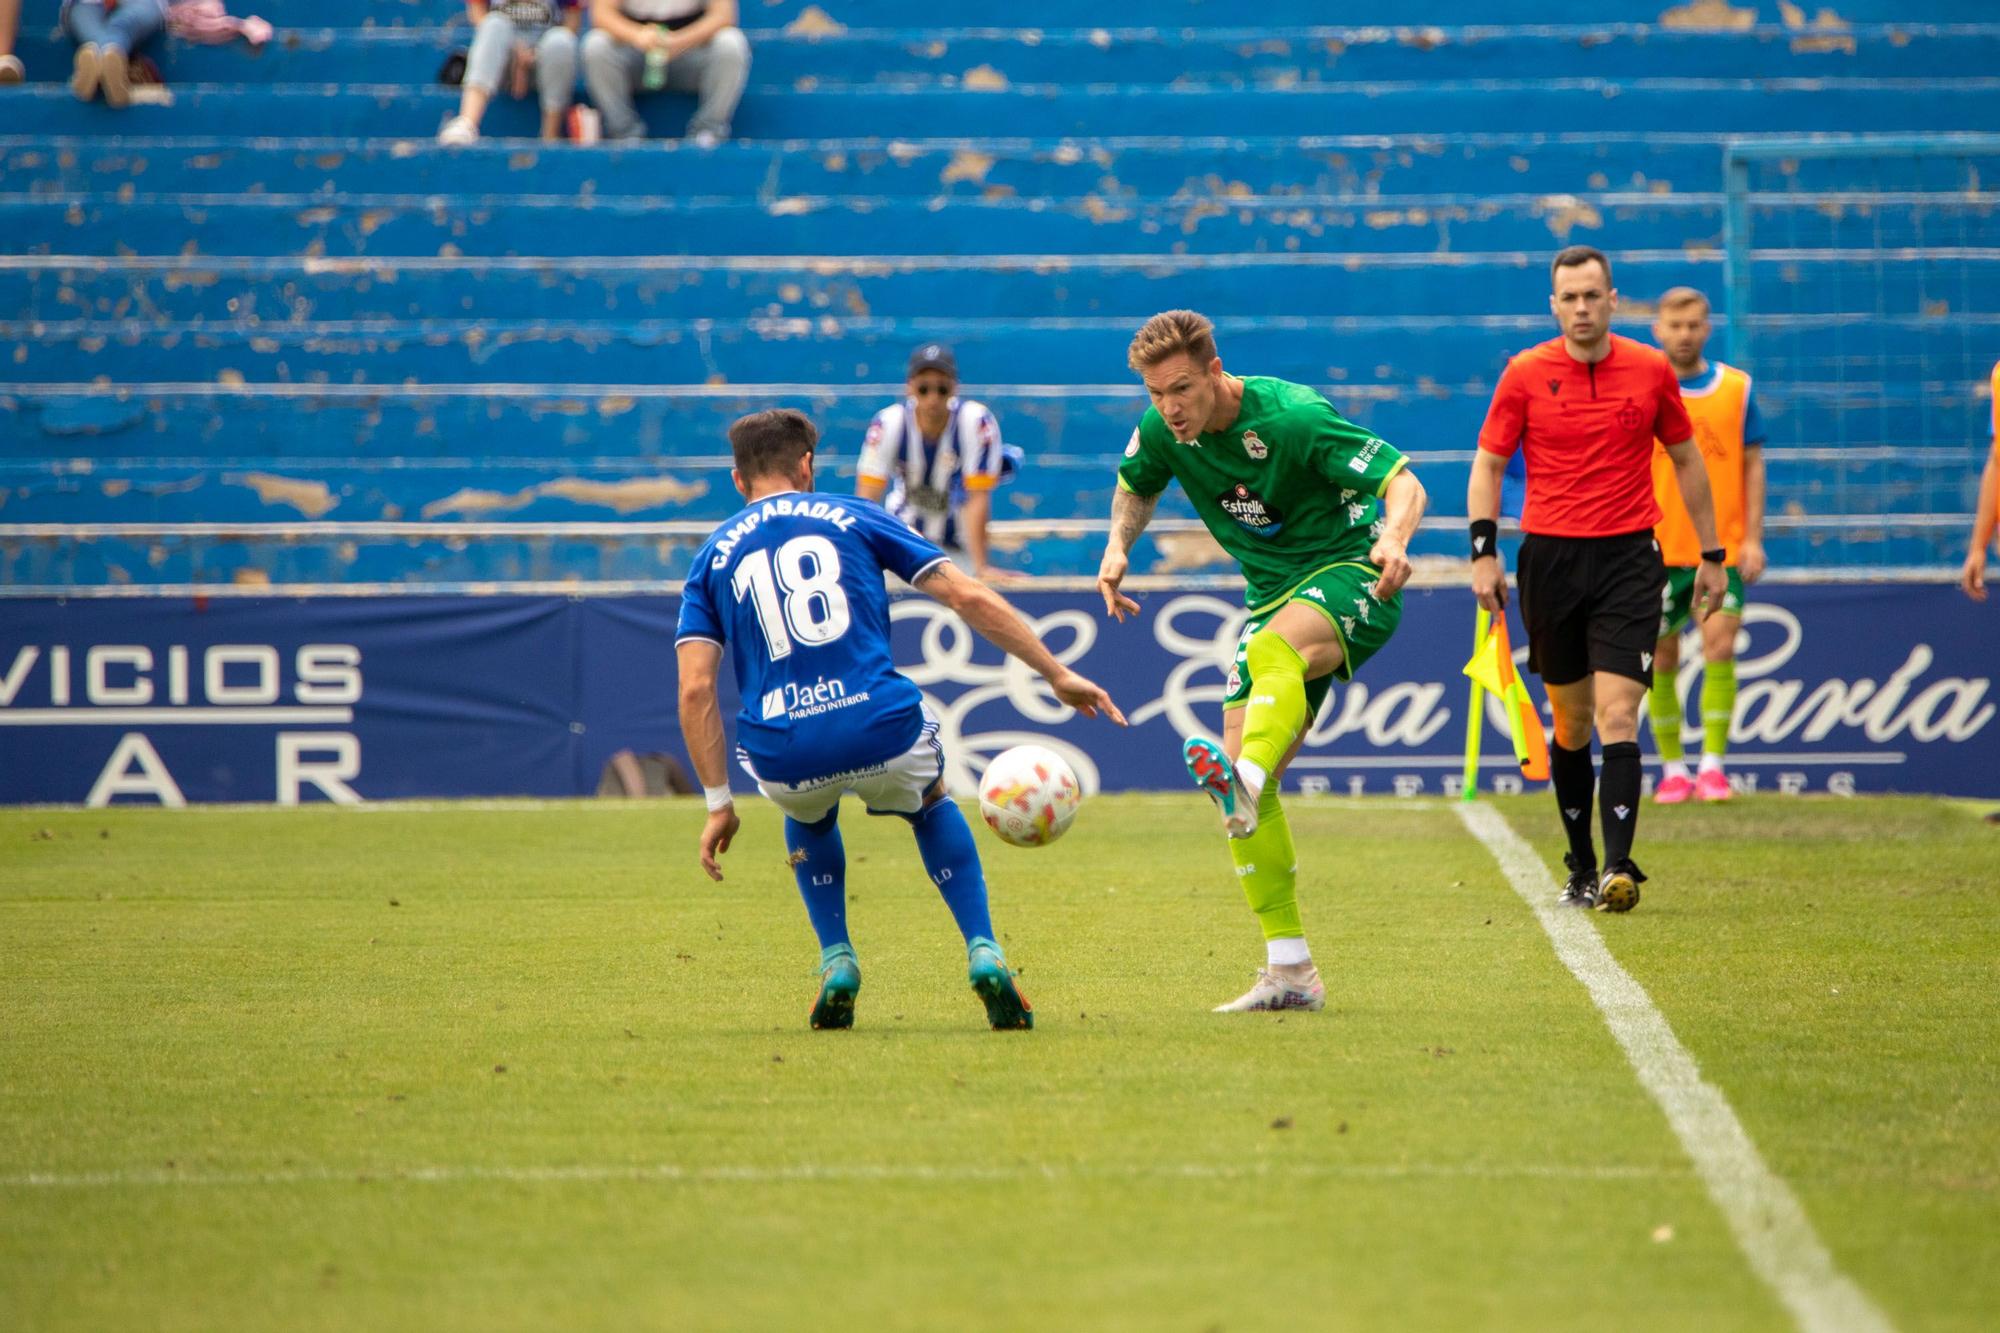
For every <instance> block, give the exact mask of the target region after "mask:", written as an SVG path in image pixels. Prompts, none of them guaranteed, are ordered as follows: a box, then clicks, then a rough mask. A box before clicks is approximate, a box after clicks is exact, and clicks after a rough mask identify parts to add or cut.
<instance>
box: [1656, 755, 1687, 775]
mask: <svg viewBox="0 0 2000 1333" xmlns="http://www.w3.org/2000/svg"><path fill="white" fill-rule="evenodd" d="M1664 768H1665V771H1664V772H1662V773H1661V774H1660V776H1661V777H1663V778H1684V777H1686V776H1687V775H1688V766H1687V764H1686V762H1684V761H1683V760H1679V759H1669V760H1668V761H1667V762H1666V764H1665V765H1664Z"/></svg>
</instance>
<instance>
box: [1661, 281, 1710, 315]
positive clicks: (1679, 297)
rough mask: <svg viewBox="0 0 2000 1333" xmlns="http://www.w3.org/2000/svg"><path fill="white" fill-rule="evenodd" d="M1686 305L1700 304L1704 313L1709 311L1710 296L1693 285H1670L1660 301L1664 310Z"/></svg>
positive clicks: (1676, 308) (1677, 308)
mask: <svg viewBox="0 0 2000 1333" xmlns="http://www.w3.org/2000/svg"><path fill="white" fill-rule="evenodd" d="M1684 305H1698V306H1700V307H1701V313H1702V314H1704V315H1706V314H1707V313H1708V298H1707V297H1706V296H1703V295H1702V294H1701V293H1700V292H1698V291H1696V290H1695V289H1694V288H1692V287H1670V288H1668V289H1667V292H1666V294H1665V295H1664V296H1662V297H1660V301H1659V308H1660V310H1661V311H1663V312H1664V311H1668V310H1679V309H1680V308H1681V307H1682V306H1684Z"/></svg>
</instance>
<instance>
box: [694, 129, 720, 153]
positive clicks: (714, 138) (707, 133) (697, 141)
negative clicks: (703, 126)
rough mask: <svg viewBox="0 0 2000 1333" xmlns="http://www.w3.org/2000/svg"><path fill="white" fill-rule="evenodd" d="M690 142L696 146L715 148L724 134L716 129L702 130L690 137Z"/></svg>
mask: <svg viewBox="0 0 2000 1333" xmlns="http://www.w3.org/2000/svg"><path fill="white" fill-rule="evenodd" d="M688 142H689V143H691V144H693V145H694V146H695V147H696V148H702V149H708V148H713V147H715V146H716V145H717V144H719V143H721V142H722V136H721V135H719V134H717V133H716V132H715V131H714V130H702V131H701V132H700V133H698V134H696V135H694V136H693V137H692V138H690V139H689V140H688Z"/></svg>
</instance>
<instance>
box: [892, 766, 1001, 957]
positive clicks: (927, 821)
mask: <svg viewBox="0 0 2000 1333" xmlns="http://www.w3.org/2000/svg"><path fill="white" fill-rule="evenodd" d="M910 827H911V828H913V829H915V830H916V834H917V851H918V853H919V854H920V855H922V857H923V858H924V869H925V870H927V871H929V872H930V877H931V883H933V884H935V885H937V887H938V892H939V893H941V894H943V895H944V904H945V906H946V907H949V908H950V909H951V918H952V920H954V921H956V922H957V923H958V930H959V933H960V934H961V935H963V936H965V938H966V940H967V941H968V942H969V941H971V940H974V939H977V938H980V937H984V938H986V939H989V940H990V939H992V938H993V918H992V917H991V916H990V915H989V914H988V912H987V909H986V872H985V871H983V870H981V869H980V868H979V848H978V847H977V846H975V845H974V844H973V841H972V830H971V828H969V827H967V825H966V822H965V816H964V815H963V814H961V813H960V812H959V809H958V807H957V806H956V805H954V804H953V803H952V802H950V801H939V802H938V803H937V804H935V805H933V806H931V807H930V808H928V809H926V810H925V811H924V812H923V813H922V814H919V815H918V816H916V817H915V818H914V819H912V820H911V821H910Z"/></svg>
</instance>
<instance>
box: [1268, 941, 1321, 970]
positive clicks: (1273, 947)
mask: <svg viewBox="0 0 2000 1333" xmlns="http://www.w3.org/2000/svg"><path fill="white" fill-rule="evenodd" d="M1312 960H1313V956H1312V950H1311V949H1309V948H1307V947H1306V937H1305V936H1303V935H1294V936H1292V937H1291V938H1289V939H1282V940H1265V941H1264V961H1265V962H1266V963H1267V964H1269V965H1270V966H1272V967H1297V966H1299V965H1300V964H1302V963H1310V962H1311V961H1312Z"/></svg>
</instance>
